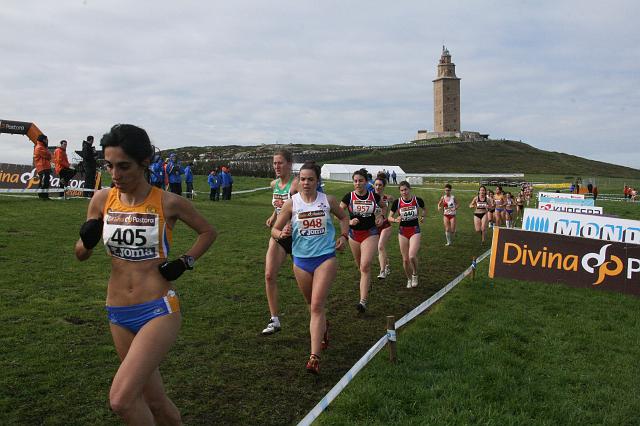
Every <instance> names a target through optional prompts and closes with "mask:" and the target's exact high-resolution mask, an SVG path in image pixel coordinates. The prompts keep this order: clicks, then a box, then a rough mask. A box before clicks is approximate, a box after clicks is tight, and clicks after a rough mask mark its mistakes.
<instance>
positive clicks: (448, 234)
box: [444, 232, 451, 244]
mask: <svg viewBox="0 0 640 426" xmlns="http://www.w3.org/2000/svg"><path fill="white" fill-rule="evenodd" d="M444 235H446V237H447V243H448V244H451V232H445V233H444Z"/></svg>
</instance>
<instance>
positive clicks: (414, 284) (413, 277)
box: [411, 275, 418, 288]
mask: <svg viewBox="0 0 640 426" xmlns="http://www.w3.org/2000/svg"><path fill="white" fill-rule="evenodd" d="M411 287H413V288H415V287H418V276H417V275H411Z"/></svg>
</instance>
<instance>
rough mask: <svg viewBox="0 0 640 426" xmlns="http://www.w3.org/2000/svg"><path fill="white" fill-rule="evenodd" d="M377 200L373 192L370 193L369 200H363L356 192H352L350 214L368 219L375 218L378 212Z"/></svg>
mask: <svg viewBox="0 0 640 426" xmlns="http://www.w3.org/2000/svg"><path fill="white" fill-rule="evenodd" d="M377 206H378V203H376V198H375V197H374V195H373V192H371V191H369V194H368V195H367V198H366V199H364V200H361V199H360V198H358V196H357V195H356V193H355V191H351V200H350V201H349V212H350V213H351V214H352V215H354V216H362V217H368V216H373V215H374V214H375V212H376V207H377Z"/></svg>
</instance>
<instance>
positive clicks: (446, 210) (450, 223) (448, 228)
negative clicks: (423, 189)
mask: <svg viewBox="0 0 640 426" xmlns="http://www.w3.org/2000/svg"><path fill="white" fill-rule="evenodd" d="M457 210H458V201H457V200H456V197H455V196H454V195H453V194H451V185H449V184H446V185H445V186H444V195H443V196H442V197H440V201H438V211H441V212H442V213H443V216H442V220H443V222H444V235H445V237H446V239H447V243H446V244H445V246H450V245H451V244H453V237H454V236H455V234H456V212H457Z"/></svg>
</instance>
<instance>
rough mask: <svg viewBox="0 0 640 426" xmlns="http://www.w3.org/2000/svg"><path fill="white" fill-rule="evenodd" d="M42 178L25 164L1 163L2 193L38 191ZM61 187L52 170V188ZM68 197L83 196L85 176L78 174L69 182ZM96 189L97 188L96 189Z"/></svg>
mask: <svg viewBox="0 0 640 426" xmlns="http://www.w3.org/2000/svg"><path fill="white" fill-rule="evenodd" d="M99 182H100V173H99V172H98V173H97V178H96V184H97V185H99ZM39 183H40V178H39V177H38V174H37V173H36V169H35V168H34V167H33V166H30V165H25V164H7V163H0V191H2V190H3V189H38V184H39ZM59 185H60V177H59V176H58V175H57V174H55V173H54V172H53V170H51V188H57V187H58V186H59ZM69 187H70V188H71V189H70V190H67V196H82V194H83V192H82V191H80V189H84V176H83V175H81V174H80V173H76V174H75V175H74V176H73V177H72V178H71V181H70V182H69ZM94 189H95V188H94Z"/></svg>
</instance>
